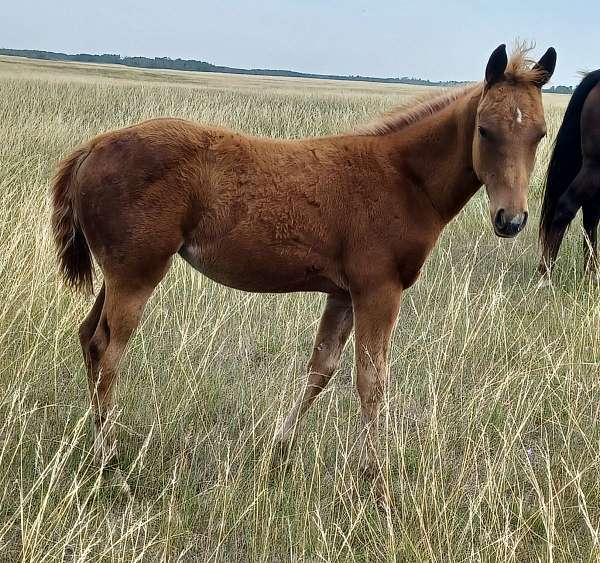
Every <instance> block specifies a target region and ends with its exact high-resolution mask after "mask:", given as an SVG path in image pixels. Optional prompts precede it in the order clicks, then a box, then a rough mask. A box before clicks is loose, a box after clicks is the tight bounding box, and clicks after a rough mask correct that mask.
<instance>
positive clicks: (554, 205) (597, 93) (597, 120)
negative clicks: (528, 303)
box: [540, 69, 600, 279]
mask: <svg viewBox="0 0 600 563" xmlns="http://www.w3.org/2000/svg"><path fill="white" fill-rule="evenodd" d="M580 208H581V209H582V211H583V226H584V229H585V233H586V238H585V240H584V253H585V269H586V270H590V269H597V267H598V263H597V248H596V245H597V228H598V221H599V220H600V69H599V70H595V71H594V72H591V73H589V74H588V75H587V76H586V77H585V78H584V79H583V80H582V81H581V83H580V84H579V86H577V88H576V89H575V92H574V93H573V97H572V98H571V101H570V102H569V105H568V107H567V111H566V112H565V117H564V119H563V122H562V125H561V127H560V130H559V132H558V136H557V137H556V144H555V147H554V151H553V153H552V158H551V159H550V164H549V165H548V176H547V179H546V191H545V194H544V203H543V206H542V215H541V218H540V241H541V243H542V259H541V262H540V273H541V274H542V275H544V276H545V278H546V279H548V278H549V276H550V273H551V271H552V268H553V266H554V262H555V261H556V256H557V254H558V250H559V248H560V244H561V242H562V239H563V237H564V235H565V231H566V230H567V227H568V226H569V224H570V223H571V221H572V220H573V219H574V218H575V215H576V214H577V212H578V211H579V209H580Z"/></svg>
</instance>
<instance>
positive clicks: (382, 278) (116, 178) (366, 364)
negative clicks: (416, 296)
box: [52, 45, 556, 472]
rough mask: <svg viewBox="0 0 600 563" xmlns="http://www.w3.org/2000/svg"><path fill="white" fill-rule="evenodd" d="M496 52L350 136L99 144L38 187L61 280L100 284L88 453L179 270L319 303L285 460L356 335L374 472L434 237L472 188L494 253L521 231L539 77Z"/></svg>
mask: <svg viewBox="0 0 600 563" xmlns="http://www.w3.org/2000/svg"><path fill="white" fill-rule="evenodd" d="M526 54H527V49H518V50H517V51H516V52H515V53H513V55H512V56H511V58H510V60H508V57H507V54H506V48H505V46H504V45H501V46H500V47H498V48H497V49H496V50H495V51H494V52H493V53H492V55H491V57H490V59H489V62H488V64H487V68H486V71H485V80H484V82H482V83H480V84H476V85H473V86H470V87H467V88H463V89H454V90H452V91H450V92H447V93H444V94H441V95H437V96H433V97H431V98H429V99H427V100H425V101H421V102H420V103H417V104H413V105H411V106H410V107H404V108H399V109H396V110H394V111H392V112H391V113H389V114H387V115H386V116H384V117H383V118H381V119H380V120H379V121H377V122H375V123H373V124H371V125H369V126H367V127H364V128H362V129H361V130H358V131H356V132H354V133H352V134H345V135H339V136H332V137H324V138H315V139H304V140H294V141H288V140H271V139H258V138H252V137H248V136H245V135H240V134H237V133H234V132H231V131H228V130H225V129H220V128H215V127H206V126H203V125H198V124H196V123H191V122H188V121H184V120H179V119H156V120H151V121H146V122H144V123H141V124H138V125H134V126H132V127H128V128H125V129H121V130H118V131H113V132H109V133H105V134H102V135H99V136H98V137H96V138H94V139H92V140H91V141H89V142H87V143H85V144H84V145H83V146H81V147H80V148H78V149H77V150H76V151H75V152H74V153H73V154H71V155H70V156H68V157H67V158H66V159H65V160H63V161H62V163H61V164H60V165H59V168H58V172H57V174H56V177H55V179H54V183H53V207H54V212H53V217H52V225H53V231H54V238H55V241H56V245H57V248H58V258H59V262H60V268H61V270H62V273H63V275H64V277H65V279H66V281H67V282H68V283H69V284H71V285H72V286H73V287H75V288H76V289H84V288H87V289H91V287H92V276H93V267H92V255H93V257H94V258H95V260H96V261H97V263H98V265H99V267H100V269H101V270H102V273H103V278H104V282H103V284H102V288H101V290H100V293H99V294H98V296H97V298H96V302H95V303H94V306H93V307H92V310H91V311H90V313H89V314H88V316H87V318H86V319H85V320H84V321H83V323H82V325H81V327H80V331H79V334H80V339H81V345H82V348H83V355H84V359H85V364H86V366H87V370H88V381H89V391H90V396H91V400H92V407H93V412H94V422H95V429H96V439H95V441H94V446H95V452H96V455H97V457H98V459H99V460H100V461H101V462H102V463H108V462H109V461H111V460H112V458H113V457H114V456H115V455H116V452H117V449H116V439H115V429H114V416H111V415H112V414H113V412H114V397H113V389H114V383H115V380H116V378H117V366H118V364H119V360H120V359H121V357H122V355H123V352H124V349H125V346H126V344H127V341H128V340H129V338H130V337H131V334H132V333H133V331H134V329H135V328H136V326H137V325H138V322H139V320H140V316H141V314H142V309H143V308H144V305H145V303H146V301H147V300H148V298H149V297H150V295H151V294H152V292H153V290H154V288H155V287H156V286H157V284H158V283H159V282H160V281H161V279H162V278H163V276H164V275H165V273H166V272H167V270H168V268H169V265H170V263H171V260H172V258H173V256H174V255H176V254H179V255H180V256H181V257H183V258H184V260H186V261H187V262H188V263H189V264H191V265H192V266H193V267H194V268H196V269H197V270H199V271H200V272H202V273H203V274H204V275H206V276H208V277H209V278H211V279H213V280H215V281H217V282H219V283H221V284H224V285H227V286H230V287H234V288H237V289H241V290H245V291H255V292H291V291H320V292H325V293H327V294H328V297H327V302H326V304H325V310H324V312H323V316H322V318H321V322H320V325H319V329H318V332H317V336H316V341H315V345H314V349H313V353H312V357H311V359H310V362H309V364H308V382H307V384H306V388H305V389H304V391H303V393H302V394H301V396H300V397H299V398H298V400H297V402H296V404H295V405H294V406H293V408H292V410H291V412H290V414H289V416H288V417H287V419H286V420H285V422H284V423H283V425H282V426H281V428H280V429H279V431H278V434H277V439H278V440H279V441H280V442H281V443H282V445H286V444H289V443H290V442H291V439H292V438H293V436H294V435H295V433H296V430H297V426H298V422H299V420H300V418H301V417H302V416H303V415H304V414H305V413H306V411H307V410H308V408H309V407H310V406H311V404H312V403H313V401H314V400H315V399H316V397H317V396H318V395H319V393H320V392H321V390H322V389H323V388H324V387H325V386H326V385H327V383H328V381H329V380H330V378H331V376H332V375H333V373H334V371H335V370H336V368H337V366H338V363H339V360H340V355H341V353H342V351H343V349H344V345H345V343H346V341H347V339H348V336H349V335H350V332H351V330H352V327H353V325H354V327H355V330H356V348H355V359H356V380H357V388H358V395H359V397H360V406H361V420H362V429H361V432H360V439H359V441H360V444H361V448H360V451H361V465H363V467H364V469H365V470H367V471H369V472H372V471H373V470H376V469H377V467H378V458H377V426H378V425H377V420H378V414H379V410H380V404H381V400H382V396H383V394H384V389H385V385H386V380H387V377H388V373H387V372H388V349H389V342H390V337H391V335H392V331H393V328H394V325H395V323H396V318H397V315H398V310H399V307H400V297H401V295H402V292H403V291H404V290H405V289H407V288H408V287H410V286H411V285H412V284H413V283H414V282H415V280H416V279H417V277H418V275H419V271H420V270H421V267H422V266H423V263H424V262H425V259H426V258H427V256H428V254H429V253H430V252H431V249H432V248H433V246H434V244H435V243H436V240H437V238H438V237H439V235H440V233H441V232H442V229H443V228H444V227H445V226H446V225H447V224H448V223H449V222H450V221H451V219H452V218H453V217H454V216H455V215H456V214H457V213H458V212H459V211H460V210H461V209H462V208H463V206H464V205H465V204H466V203H467V201H468V200H469V199H470V198H471V197H472V196H473V194H475V192H476V191H477V190H478V189H479V188H480V187H481V186H482V184H486V186H487V193H488V196H489V200H490V213H491V220H492V224H493V226H494V230H495V232H496V234H497V235H498V236H501V237H513V236H515V235H516V234H517V233H519V232H520V231H521V229H522V228H523V227H524V225H525V222H526V220H527V189H528V183H529V176H530V173H531V170H532V167H533V164H534V158H535V152H536V147H537V144H538V142H539V140H540V139H541V138H542V137H543V135H544V134H545V131H546V128H545V122H544V112H543V108H542V96H541V87H542V85H543V84H545V83H546V82H547V81H548V79H549V78H550V76H551V75H552V73H553V71H554V66H555V63H556V53H555V51H554V49H548V51H547V52H546V54H545V55H544V56H543V57H542V58H541V60H540V61H539V62H538V63H536V64H530V62H529V61H528V60H527V59H526Z"/></svg>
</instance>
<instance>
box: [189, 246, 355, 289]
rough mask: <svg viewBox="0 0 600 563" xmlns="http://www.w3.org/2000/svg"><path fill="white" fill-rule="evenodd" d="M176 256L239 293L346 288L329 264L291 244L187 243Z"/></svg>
mask: <svg viewBox="0 0 600 563" xmlns="http://www.w3.org/2000/svg"><path fill="white" fill-rule="evenodd" d="M179 255H180V256H181V257H182V258H183V259H184V260H185V261H186V262H188V263H189V264H190V265H191V266H192V267H194V268H195V269H196V270H198V271H199V272H201V273H202V274H204V275H205V276H206V277H208V278H210V279H211V280H213V281H216V282H218V283H220V284H222V285H226V286H228V287H232V288H235V289H240V290H243V291H252V292H259V293H270V292H275V293H285V292H293V291H321V292H325V293H335V292H339V291H340V290H345V289H347V288H346V287H344V286H345V285H346V284H345V281H344V277H343V275H341V274H340V273H339V272H337V268H336V267H335V265H334V264H332V263H331V261H329V260H327V259H325V258H323V257H322V256H320V255H318V254H316V253H314V252H313V251H311V250H309V249H302V248H297V247H294V246H292V245H284V244H278V245H276V246H275V245H270V246H269V245H262V246H261V245H259V244H245V243H244V242H243V241H230V240H222V241H219V242H212V243H191V242H190V243H187V244H185V245H184V246H182V247H181V249H180V250H179Z"/></svg>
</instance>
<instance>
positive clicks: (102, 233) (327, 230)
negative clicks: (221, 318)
mask: <svg viewBox="0 0 600 563" xmlns="http://www.w3.org/2000/svg"><path fill="white" fill-rule="evenodd" d="M391 174H393V171H391V170H390V169H389V166H388V165H387V163H386V160H385V158H384V157H383V156H382V155H381V154H380V153H379V152H378V150H377V147H376V146H375V145H374V141H373V140H371V139H369V138H368V137H329V138H319V139H308V140H301V141H278V140H272V139H257V138H252V137H248V136H244V135H239V134H236V133H234V132H232V131H228V130H226V129H222V128H216V127H205V126H201V125H199V124H195V123H192V122H189V121H184V120H178V119H157V120H150V121H147V122H144V123H141V124H138V125H135V126H133V127H128V128H126V129H121V130H119V131H114V132H111V133H107V134H104V135H100V136H99V137H97V138H96V139H94V140H92V141H91V142H90V143H89V144H88V145H87V154H85V155H84V156H83V157H82V159H81V161H80V165H79V169H78V173H77V185H78V193H77V194H76V198H77V202H76V203H77V215H78V217H79V220H80V223H81V226H82V229H83V232H84V234H85V237H86V239H87V241H88V244H89V246H90V248H91V249H92V252H93V254H94V256H95V257H96V259H97V260H98V262H99V264H100V266H101V268H102V269H103V271H105V272H106V271H110V272H112V273H114V274H117V275H119V276H130V275H132V274H135V273H139V275H151V276H155V277H160V276H162V273H163V267H164V268H166V267H167V266H168V261H169V259H170V257H171V256H173V255H174V254H176V253H178V252H179V253H180V255H181V256H182V257H183V258H184V259H186V260H187V261H188V262H189V263H190V264H192V266H194V267H195V268H197V269H198V270H200V271H201V272H202V273H204V274H205V275H207V276H209V277H211V278H212V279H214V280H215V281H218V282H220V283H223V284H225V285H228V286H231V287H236V288H239V289H244V290H249V291H295V290H304V291H306V290H318V291H326V292H332V291H336V290H340V289H342V290H345V289H347V280H346V279H345V274H344V271H343V270H344V264H343V261H344V256H343V254H344V250H345V242H346V241H347V240H348V239H349V238H352V239H353V240H355V241H356V239H357V238H359V239H360V238H361V237H363V238H367V237H369V236H370V232H371V231H373V230H374V227H373V225H372V224H371V222H370V220H369V216H370V214H372V213H373V212H374V211H375V212H376V210H377V208H378V206H382V207H384V208H389V204H390V201H387V200H388V199H389V198H390V197H391V198H397V194H390V193H381V190H380V187H381V186H384V185H387V184H389V176H390V175H391ZM349 230H351V231H352V232H351V233H350V232H349ZM375 230H376V229H375ZM361 231H362V232H361ZM379 243H381V241H379ZM361 244H362V245H363V246H365V245H366V241H365V242H363V243H361ZM159 264H160V265H161V266H160V267H159Z"/></svg>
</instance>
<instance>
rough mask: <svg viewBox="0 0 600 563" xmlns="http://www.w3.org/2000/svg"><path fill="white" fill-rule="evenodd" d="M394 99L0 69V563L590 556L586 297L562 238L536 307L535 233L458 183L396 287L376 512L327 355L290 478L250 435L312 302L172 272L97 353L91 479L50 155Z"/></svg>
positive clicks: (356, 116) (593, 394)
mask: <svg viewBox="0 0 600 563" xmlns="http://www.w3.org/2000/svg"><path fill="white" fill-rule="evenodd" d="M417 93H420V90H419V89H418V88H413V87H408V86H397V85H374V84H366V83H344V82H329V81H316V80H298V79H276V78H261V77H243V76H226V75H207V74H195V73H177V72H168V71H165V72H154V71H137V70H131V69H122V68H118V67H110V66H100V65H96V66H92V65H90V66H86V65H78V64H72V63H69V64H61V63H47V62H42V61H35V62H33V61H24V60H19V59H10V58H0V560H1V561H60V562H62V561H73V562H75V561H77V562H83V561H86V562H87V561H107V562H117V561H119V562H121V561H122V562H129V561H140V562H146V561H190V562H191V561H198V562H204V561H227V562H229V561H265V562H267V561H268V562H271V561H361V562H362V561H490V562H491V561H515V562H519V563H521V562H524V561H597V560H598V559H600V545H599V533H600V528H599V525H600V472H599V469H600V468H599V461H600V456H599V452H600V426H599V425H598V415H599V413H598V411H599V409H600V402H599V401H598V396H599V392H600V379H599V378H598V375H599V373H598V372H599V367H600V341H599V339H600V300H599V297H600V291H599V290H598V289H597V287H596V286H595V285H594V284H592V283H590V282H588V281H586V280H584V279H583V277H582V275H581V266H580V263H581V254H582V251H581V232H580V231H581V228H580V226H579V223H578V222H577V225H576V226H574V227H573V228H572V230H571V232H570V234H569V236H568V240H567V241H566V243H565V245H564V250H563V253H562V255H561V259H560V262H559V268H558V271H557V276H556V278H555V282H556V283H555V286H554V288H553V289H550V290H546V291H542V292H536V290H535V284H536V281H537V280H536V279H535V277H534V270H535V266H536V255H537V249H536V225H535V223H536V221H537V217H538V208H539V197H540V191H541V183H542V178H543V173H544V170H545V166H546V163H547V161H548V158H549V151H550V146H551V142H552V139H553V137H554V135H555V133H556V131H557V129H558V126H559V124H560V119H561V116H562V111H563V109H564V106H565V105H566V103H567V101H568V99H567V98H565V97H561V96H553V97H547V98H546V100H545V101H546V107H547V121H548V126H549V132H550V134H549V137H548V139H547V140H544V141H543V143H542V145H541V146H540V150H539V153H538V164H537V167H536V171H535V174H534V175H533V179H532V186H531V210H530V211H531V216H532V221H531V223H530V225H529V227H528V228H527V229H526V232H525V233H524V234H523V235H521V236H520V237H519V238H517V239H516V240H514V241H503V240H499V239H497V238H496V237H495V236H494V235H493V234H492V232H491V227H490V224H489V219H488V211H487V202H486V199H485V196H484V194H483V193H481V194H479V195H478V196H477V197H475V198H474V200H473V201H472V202H471V203H470V204H469V205H468V207H467V208H466V210H465V211H464V212H463V213H462V215H461V216H460V217H459V218H458V219H457V220H456V221H455V222H454V223H453V224H452V225H450V227H449V228H448V229H447V230H446V232H445V233H444V235H443V237H442V239H441V240H440V243H439V245H438V246H437V248H436V249H435V251H434V253H433V255H432V256H431V259H430V260H429V262H428V263H427V265H426V267H425V269H424V272H423V274H422V277H421V279H420V280H419V282H418V283H417V284H416V285H415V286H414V287H413V288H412V289H411V290H410V291H409V292H407V294H406V295H405V299H404V303H403V309H402V312H401V315H400V320H399V323H398V327H397V331H396V335H395V337H394V340H393V346H392V353H391V361H392V368H391V369H392V378H391V385H390V392H389V399H388V401H387V405H386V409H385V420H386V426H387V430H386V435H387V446H386V448H385V452H384V458H385V460H386V465H387V470H388V473H389V477H390V485H391V487H392V490H393V495H394V505H393V507H392V510H391V512H390V513H386V512H385V511H381V510H379V509H378V508H377V505H376V503H375V502H374V501H373V498H372V495H371V494H370V490H369V487H368V485H367V484H366V483H364V482H362V481H361V480H360V478H358V476H357V474H356V472H355V467H356V454H355V451H354V450H353V444H354V437H355V435H356V430H357V428H358V416H357V414H358V402H357V399H356V396H355V392H354V388H353V383H352V351H351V347H350V346H349V347H348V349H347V350H346V354H345V357H344V361H343V364H342V369H341V370H340V372H339V374H338V375H337V376H336V378H335V379H334V381H333V383H332V384H331V386H330V387H329V388H328V389H327V390H326V391H325V392H324V393H323V395H322V397H321V399H320V401H319V402H318V404H317V405H316V406H315V407H314V409H313V410H312V411H311V412H310V414H309V415H308V417H307V424H306V427H305V431H304V433H303V435H302V437H301V440H300V444H299V446H300V447H299V448H298V451H297V452H296V455H295V456H294V459H293V463H292V465H291V467H290V469H289V470H288V471H287V473H285V474H279V475H278V474H274V473H272V472H270V471H269V470H268V469H269V466H268V458H269V456H268V455H267V454H268V450H269V448H270V438H271V435H272V433H273V431H274V429H275V426H276V422H277V421H278V420H280V419H281V417H282V416H283V414H284V413H285V412H286V410H287V409H288V408H289V407H290V405H291V403H292V401H293V398H294V397H295V395H296V393H297V392H298V391H299V390H300V389H301V387H302V385H303V382H304V374H303V371H304V364H305V362H306V361H307V359H308V356H309V351H310V349H311V346H312V338H313V333H314V332H315V330H316V323H317V320H318V317H319V313H320V308H321V306H322V304H323V297H322V296H319V295H311V294H296V295H284V296H275V295H263V296H260V295H253V294H245V293H241V292H237V291H233V290H229V289H226V288H223V287H221V286H218V285H216V284H214V283H212V282H210V281H209V280H207V279H205V278H203V277H201V276H200V275H198V274H197V273H195V272H194V271H193V270H191V269H190V268H189V267H187V266H185V265H184V263H183V262H182V261H181V260H176V261H175V264H174V267H173V268H172V270H171V271H170V273H169V274H168V276H167V278H166V279H165V280H164V282H163V283H162V284H161V285H160V287H159V289H158V290H157V292H156V293H155V295H154V296H153V298H152V299H151V301H150V303H149V304H148V307H147V309H146V313H145V315H144V319H143V322H142V325H141V328H140V330H139V331H138V333H137V334H136V336H135V337H134V338H133V340H132V342H131V344H130V347H129V351H128V353H127V355H126V358H125V360H124V362H123V364H122V377H121V380H120V385H119V388H118V397H119V404H120V407H121V409H122V413H121V416H120V419H119V422H120V425H119V438H120V446H121V454H122V455H121V457H122V468H123V471H124V473H125V475H126V477H127V480H128V483H129V485H130V487H131V495H126V494H124V493H123V492H122V491H121V490H119V489H118V488H117V487H113V486H111V485H110V484H102V481H101V479H100V475H99V472H98V471H97V470H96V469H95V468H94V466H93V465H92V464H91V456H90V453H91V452H90V446H91V441H92V440H91V422H90V417H89V411H88V398H87V390H86V389H87V386H86V381H85V374H84V370H83V364H82V359H81V355H80V349H79V344H78V340H77V327H78V324H79V322H80V321H81V319H82V318H83V316H84V315H85V313H86V312H87V310H88V309H89V307H90V306H91V301H90V299H89V298H85V297H82V296H78V295H73V294H71V293H70V292H69V291H68V290H67V289H66V288H65V287H63V286H62V285H61V283H60V280H59V279H58V277H57V268H56V263H55V259H54V254H53V248H52V244H51V238H50V234H49V229H48V223H49V202H48V182H49V177H50V174H51V170H52V167H53V165H54V163H55V162H56V161H57V160H58V159H59V158H60V157H61V156H62V155H64V154H65V153H67V152H68V151H69V150H70V149H71V148H73V147H74V146H75V145H76V144H78V143H79V142H80V141H82V140H84V139H87V138H89V137H90V136H92V135H94V134H96V133H98V132H100V131H105V130H107V129H111V128H116V127H121V126H124V125H129V124H131V123H133V122H136V121H139V120H142V119H145V118H149V117H154V116H163V115H169V116H181V117H185V118H189V119H193V120H198V121H203V122H210V123H218V124H223V125H226V126H229V127H232V128H235V129H238V130H241V131H246V132H249V133H252V134H259V135H267V136H273V137H298V136H310V135H323V134H329V133H333V132H337V131H341V130H346V129H348V128H349V127H351V126H352V125H354V124H355V123H357V122H360V121H363V120H365V119H366V118H368V117H369V116H371V115H373V114H376V113H377V112H379V111H381V110H383V109H386V108H389V107H391V106H392V105H394V104H395V103H397V102H398V101H400V100H401V99H403V98H405V97H406V96H411V95H414V94H417Z"/></svg>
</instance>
